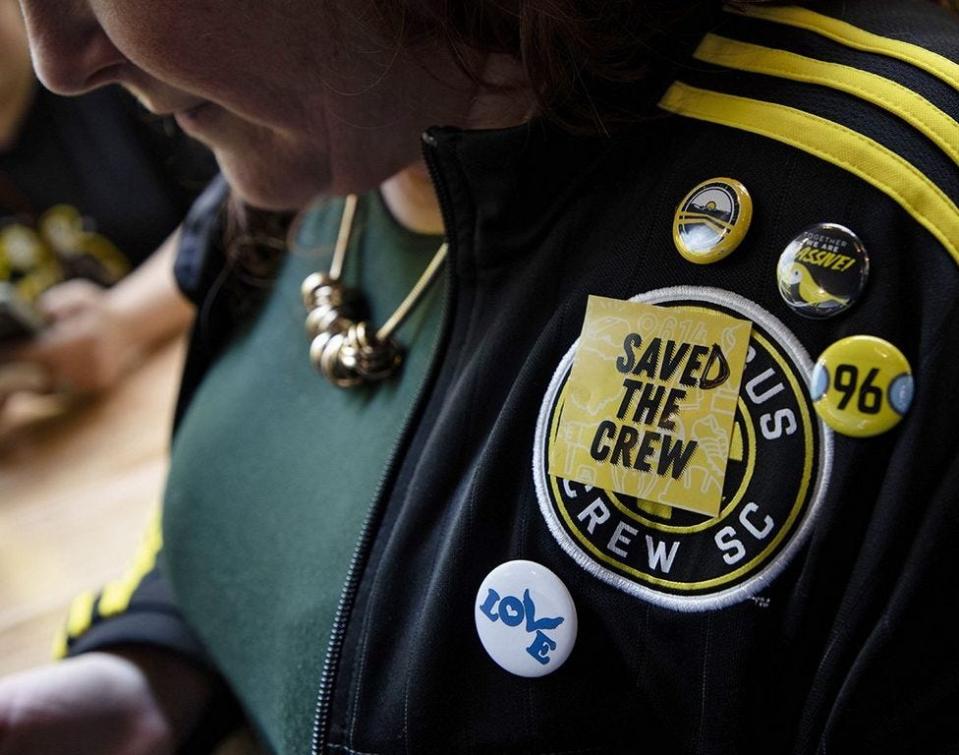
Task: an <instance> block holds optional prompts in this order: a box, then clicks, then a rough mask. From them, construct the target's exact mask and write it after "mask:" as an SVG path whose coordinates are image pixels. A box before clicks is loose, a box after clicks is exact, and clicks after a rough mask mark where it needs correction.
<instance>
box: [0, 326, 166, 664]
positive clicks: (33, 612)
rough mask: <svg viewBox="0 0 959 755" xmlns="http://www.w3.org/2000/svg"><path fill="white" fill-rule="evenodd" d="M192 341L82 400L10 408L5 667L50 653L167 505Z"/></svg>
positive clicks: (0, 521)
mask: <svg viewBox="0 0 959 755" xmlns="http://www.w3.org/2000/svg"><path fill="white" fill-rule="evenodd" d="M183 351H184V348H183V344H182V342H176V343H173V344H170V345H169V346H167V347H165V348H164V349H162V350H161V351H159V352H157V353H156V354H154V355H153V356H152V357H151V358H150V359H149V360H148V361H147V362H146V363H145V364H144V365H143V366H142V367H141V368H140V369H139V370H137V371H136V372H134V373H133V374H131V375H130V376H129V377H128V378H127V379H126V380H125V381H124V382H123V383H122V384H121V385H120V386H118V387H117V388H116V389H114V390H113V391H112V392H111V393H110V394H108V395H106V396H103V397H102V398H99V399H97V400H93V401H86V402H82V403H73V404H71V403H70V402H64V401H62V400H58V399H53V398H44V397H37V396H27V395H18V396H15V397H13V398H12V399H11V400H10V402H9V404H8V405H7V406H6V407H5V408H4V410H3V412H2V413H0V675H4V674H7V673H10V672H12V671H17V670H20V669H25V668H29V667H31V666H35V665H37V664H40V663H44V662H46V661H48V660H49V659H50V652H51V647H52V642H53V637H54V634H55V633H56V631H57V629H58V628H59V626H60V625H61V623H62V622H63V621H64V619H65V617H66V612H67V608H68V606H69V604H70V601H71V600H72V598H73V597H74V596H75V595H77V594H78V593H80V592H82V591H84V590H88V589H91V588H93V589H95V588H97V587H99V586H100V585H102V584H104V583H105V582H107V581H109V580H111V579H114V578H116V577H118V576H120V575H121V574H122V573H123V572H124V571H125V570H126V568H127V566H128V565H129V564H130V562H131V561H132V558H133V555H134V552H135V551H136V548H137V545H138V544H139V541H140V536H141V533H142V531H143V530H144V529H145V527H146V523H147V521H148V519H149V517H150V514H151V513H152V512H153V510H154V508H155V507H156V506H157V505H158V503H159V500H160V493H161V490H162V485H163V480H164V478H165V476H166V469H167V445H168V436H169V426H170V421H171V417H172V412H173V403H174V401H175V397H176V388H177V384H178V382H179V372H180V367H181V364H182V358H183Z"/></svg>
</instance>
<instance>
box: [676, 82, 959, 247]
mask: <svg viewBox="0 0 959 755" xmlns="http://www.w3.org/2000/svg"><path fill="white" fill-rule="evenodd" d="M659 106H660V107H661V108H663V109H664V110H667V111H669V112H672V113H676V114H678V115H682V116H686V117H689V118H695V119H697V120H702V121H708V122H710V123H717V124H720V125H723V126H729V127H730V128H736V129H740V130H742V131H748V132H751V133H754V134H760V135H762V136H766V137H768V138H770V139H775V140H776V141H779V142H783V143H784V144H789V145H791V146H793V147H796V148H797V149H800V150H802V151H804V152H807V153H809V154H811V155H815V156H816V157H819V158H820V159H822V160H826V161H827V162H830V163H832V164H833V165H836V166H837V167H839V168H842V169H843V170H846V171H849V172H850V173H852V174H854V175H856V176H859V177H860V178H861V179H863V180H864V181H866V182H867V183H869V184H871V185H872V186H875V187H876V188H877V189H879V190H880V191H881V192H883V193H884V194H886V195H887V196H889V197H890V198H892V199H893V200H894V201H895V202H897V203H898V204H899V205H900V206H901V207H902V208H903V209H904V210H905V211H906V212H908V213H909V214H910V215H911V216H912V217H913V218H915V220H916V221H917V222H918V223H919V224H920V225H922V226H923V227H924V228H926V229H927V230H928V231H929V232H930V233H931V234H932V235H933V236H935V237H936V239H937V240H938V241H939V243H941V244H942V245H943V246H944V247H945V248H946V250H947V251H948V252H949V254H950V255H951V256H952V258H953V259H954V260H955V261H956V262H957V263H959V246H957V244H959V207H956V205H955V203H954V202H953V201H952V200H950V199H949V197H947V196H946V194H945V193H944V192H943V191H942V189H940V188H939V187H938V186H936V185H935V184H934V183H933V182H932V181H930V180H929V179H928V178H927V177H926V176H925V175H923V174H922V173H921V172H920V171H919V170H918V169H917V168H916V167H915V166H914V165H912V163H910V162H908V161H907V160H905V159H903V158H902V157H901V156H899V155H897V154H896V153H895V152H893V151H891V150H889V149H888V148H886V147H884V146H883V145H881V144H879V143H878V142H876V141H873V140H872V139H869V138H868V137H866V136H864V135H862V134H860V133H857V132H856V131H853V130H852V129H849V128H846V127H845V126H842V125H840V124H838V123H833V122H832V121H829V120H826V119H825V118H821V117H819V116H817V115H813V114H812V113H806V112H804V111H802V110H797V109H795V108H791V107H786V106H785V105H778V104H775V103H772V102H764V101H761V100H753V99H749V98H747V97H738V96H735V95H730V94H723V93H720V92H711V91H708V90H705V89H697V88H695V87H691V86H689V85H687V84H683V83H680V82H676V83H674V84H673V85H672V86H671V87H670V88H669V90H668V91H667V92H666V94H665V95H664V96H663V99H662V100H660V103H659Z"/></svg>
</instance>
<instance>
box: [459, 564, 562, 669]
mask: <svg viewBox="0 0 959 755" xmlns="http://www.w3.org/2000/svg"><path fill="white" fill-rule="evenodd" d="M474 615H475V619H476V631H477V632H478V633H479V638H480V642H482V643H483V647H484V648H485V649H486V652H487V653H489V656H490V658H492V659H493V660H494V661H496V663H498V664H499V665H500V666H502V667H503V668H504V669H506V670H507V671H509V672H510V673H511V674H516V675H517V676H525V677H536V676H545V675H546V674H551V673H552V672H554V671H555V670H556V669H558V668H559V667H560V666H562V665H563V663H565V662H566V659H567V658H568V657H569V654H570V651H572V649H573V645H574V644H575V643H576V630H577V621H576V606H575V605H574V604H573V598H572V597H571V596H570V594H569V591H568V590H567V589H566V585H564V584H563V582H562V580H561V579H560V578H559V577H557V576H556V575H555V574H553V572H551V571H550V570H549V569H547V568H546V567H545V566H542V565H541V564H537V563H535V562H533V561H507V562H506V563H505V564H500V565H499V566H497V567H496V568H495V569H493V571H491V572H490V573H489V574H488V575H487V577H486V579H484V580H483V584H481V585H480V588H479V591H478V592H477V593H476V604H475V608H474Z"/></svg>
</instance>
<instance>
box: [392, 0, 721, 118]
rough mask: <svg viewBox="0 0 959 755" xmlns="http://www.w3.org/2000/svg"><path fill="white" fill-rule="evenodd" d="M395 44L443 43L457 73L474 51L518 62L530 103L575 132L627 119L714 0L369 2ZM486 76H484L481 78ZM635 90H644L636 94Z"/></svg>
mask: <svg viewBox="0 0 959 755" xmlns="http://www.w3.org/2000/svg"><path fill="white" fill-rule="evenodd" d="M373 3H374V5H375V6H376V8H377V10H378V13H379V16H380V20H381V22H382V23H383V28H384V29H389V30H402V32H401V34H402V38H401V39H398V40H397V43H398V44H405V45H416V44H418V43H420V42H422V41H431V40H445V43H446V45H447V46H448V48H449V49H450V50H451V51H452V54H453V56H454V59H455V60H456V61H457V62H458V63H459V64H460V67H461V68H462V69H463V71H464V72H465V73H466V74H467V75H469V76H470V77H471V78H473V79H474V80H476V76H475V73H474V71H473V68H472V66H471V60H472V59H473V58H475V53H476V51H481V52H484V53H490V52H492V53H503V54H506V55H510V56H512V57H514V58H516V59H517V60H519V61H520V62H521V64H522V66H523V69H524V72H525V74H526V79H527V83H528V85H529V87H530V88H531V90H532V94H533V96H534V97H535V99H536V102H537V105H538V110H539V113H540V114H541V115H545V116H547V117H548V118H550V119H551V120H553V121H555V122H558V123H560V124H561V125H563V126H564V127H566V128H568V129H571V130H575V131H597V130H598V131H606V130H607V129H608V128H610V127H611V126H613V125H615V124H618V123H622V122H624V121H631V120H635V117H636V114H637V108H636V104H637V103H638V102H645V103H647V104H651V103H649V100H650V98H651V97H652V96H653V94H654V91H653V90H655V87H656V84H657V83H659V81H661V79H662V78H663V77H664V76H665V75H666V73H665V70H666V69H668V68H669V65H670V64H673V63H676V62H678V61H679V60H681V59H683V58H684V57H685V55H684V53H685V52H687V51H689V52H691V48H692V46H694V45H695V44H696V42H698V40H699V38H700V37H701V36H702V33H703V32H704V31H705V30H706V28H708V26H709V25H710V24H711V23H712V19H714V18H715V16H716V14H717V13H718V11H719V10H720V7H721V2H720V1H719V0H603V1H602V2H595V1H594V2H587V0H461V1H459V2H457V0H373ZM483 83H488V82H483ZM644 93H645V94H647V95H648V96H644Z"/></svg>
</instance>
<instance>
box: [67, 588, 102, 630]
mask: <svg viewBox="0 0 959 755" xmlns="http://www.w3.org/2000/svg"><path fill="white" fill-rule="evenodd" d="M94 600H95V598H94V595H93V593H92V592H85V593H81V594H80V595H77V597H75V598H74V599H73V602H72V603H71V604H70V614H69V615H68V617H67V634H68V635H70V636H71V637H76V636H77V635H78V634H83V633H84V632H86V631H87V629H89V628H90V624H91V623H92V622H93V603H94Z"/></svg>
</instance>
